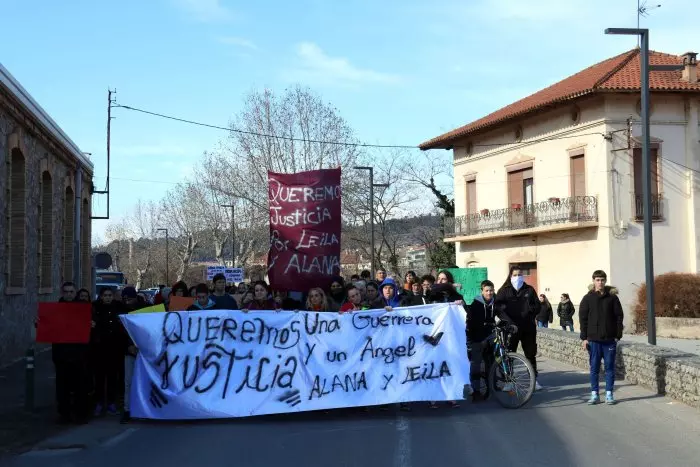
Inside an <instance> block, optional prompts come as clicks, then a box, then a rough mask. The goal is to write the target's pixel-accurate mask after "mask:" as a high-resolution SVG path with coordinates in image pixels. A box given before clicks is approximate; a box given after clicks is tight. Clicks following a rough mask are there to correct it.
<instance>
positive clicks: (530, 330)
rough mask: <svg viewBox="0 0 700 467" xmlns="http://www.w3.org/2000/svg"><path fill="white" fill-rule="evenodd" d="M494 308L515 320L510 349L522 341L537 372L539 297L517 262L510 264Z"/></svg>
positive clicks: (501, 316) (513, 349) (538, 385)
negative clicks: (514, 331) (516, 330)
mask: <svg viewBox="0 0 700 467" xmlns="http://www.w3.org/2000/svg"><path fill="white" fill-rule="evenodd" d="M496 310H497V313H498V317H499V318H500V319H503V320H505V321H508V322H510V323H512V324H514V325H515V326H516V327H517V328H518V332H517V334H514V335H512V336H511V338H510V348H509V349H508V350H509V351H510V352H516V351H517V350H518V344H520V343H522V346H523V353H524V354H525V357H527V359H528V360H529V361H530V363H531V364H532V368H533V369H534V370H535V375H537V374H538V373H537V359H536V356H537V327H536V325H535V316H537V313H539V311H540V300H539V298H538V296H537V292H536V291H535V289H534V288H533V287H532V286H531V285H529V284H526V283H525V280H524V278H523V273H522V270H521V269H520V267H519V266H511V268H510V274H509V275H508V278H507V279H506V281H505V283H504V284H503V285H502V286H501V288H500V289H498V293H497V294H496ZM535 389H537V390H540V389H542V386H540V383H539V381H536V382H535Z"/></svg>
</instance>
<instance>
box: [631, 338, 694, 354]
mask: <svg viewBox="0 0 700 467" xmlns="http://www.w3.org/2000/svg"><path fill="white" fill-rule="evenodd" d="M622 342H635V343H638V344H646V343H647V342H648V338H647V336H646V334H644V335H631V334H625V335H624V336H622ZM656 346H657V347H668V348H669V349H676V350H680V351H681V352H687V353H694V354H697V355H700V339H670V338H667V337H657V338H656Z"/></svg>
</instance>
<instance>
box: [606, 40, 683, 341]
mask: <svg viewBox="0 0 700 467" xmlns="http://www.w3.org/2000/svg"><path fill="white" fill-rule="evenodd" d="M605 34H616V35H628V36H639V38H640V45H641V48H640V51H639V56H640V68H641V77H640V81H641V82H640V85H641V92H642V102H641V104H642V105H641V106H642V168H643V169H642V172H643V173H644V180H643V186H644V193H643V195H644V197H643V203H644V263H645V270H646V286H647V337H648V342H649V344H651V345H656V313H655V310H654V308H655V307H654V245H653V241H652V240H653V239H652V223H651V157H650V155H649V150H650V146H651V137H650V134H649V72H650V71H676V70H682V69H683V65H651V66H650V65H649V30H648V29H638V28H637V29H635V28H608V29H606V30H605Z"/></svg>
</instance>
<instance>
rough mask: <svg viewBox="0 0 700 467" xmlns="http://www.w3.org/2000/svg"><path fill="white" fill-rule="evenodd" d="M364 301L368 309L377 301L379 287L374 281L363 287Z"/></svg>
mask: <svg viewBox="0 0 700 467" xmlns="http://www.w3.org/2000/svg"><path fill="white" fill-rule="evenodd" d="M365 300H366V301H367V303H368V304H369V306H370V308H371V307H372V305H373V304H374V303H375V302H376V301H378V300H379V286H378V285H377V283H376V282H374V281H369V282H368V283H367V286H366V287H365Z"/></svg>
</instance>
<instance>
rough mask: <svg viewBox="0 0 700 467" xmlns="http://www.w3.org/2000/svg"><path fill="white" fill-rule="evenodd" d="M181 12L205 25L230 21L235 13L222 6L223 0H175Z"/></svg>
mask: <svg viewBox="0 0 700 467" xmlns="http://www.w3.org/2000/svg"><path fill="white" fill-rule="evenodd" d="M174 2H175V5H177V6H178V7H179V8H180V9H181V10H183V11H184V12H185V13H187V14H188V15H190V16H192V17H193V18H194V19H195V20H197V21H201V22H204V23H212V22H221V21H228V20H230V19H232V18H233V16H234V15H233V11H231V10H230V9H228V8H227V7H225V6H224V5H222V4H221V0H174Z"/></svg>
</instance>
